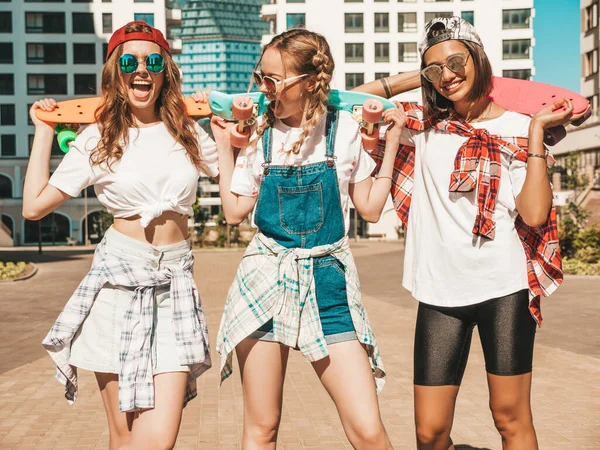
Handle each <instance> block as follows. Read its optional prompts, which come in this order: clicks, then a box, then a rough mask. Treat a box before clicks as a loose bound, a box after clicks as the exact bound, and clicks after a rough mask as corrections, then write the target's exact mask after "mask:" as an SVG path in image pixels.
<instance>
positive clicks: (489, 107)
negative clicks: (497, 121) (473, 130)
mask: <svg viewBox="0 0 600 450" xmlns="http://www.w3.org/2000/svg"><path fill="white" fill-rule="evenodd" d="M491 112H492V102H489V103H488V105H487V107H486V108H485V111H484V113H485V114H482V115H481V116H480V117H477V118H476V119H474V120H471V121H470V122H471V123H474V122H482V121H484V120H486V119H487V118H488V117H490V113H491Z"/></svg>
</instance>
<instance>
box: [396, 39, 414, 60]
mask: <svg viewBox="0 0 600 450" xmlns="http://www.w3.org/2000/svg"><path fill="white" fill-rule="evenodd" d="M417 61H418V59H417V43H416V42H400V43H399V44H398V62H417Z"/></svg>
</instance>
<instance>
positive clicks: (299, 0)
mask: <svg viewBox="0 0 600 450" xmlns="http://www.w3.org/2000/svg"><path fill="white" fill-rule="evenodd" d="M285 2H286V3H306V0H285Z"/></svg>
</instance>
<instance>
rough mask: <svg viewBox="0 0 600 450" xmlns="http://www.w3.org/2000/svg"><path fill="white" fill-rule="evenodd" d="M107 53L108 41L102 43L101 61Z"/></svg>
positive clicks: (104, 59)
mask: <svg viewBox="0 0 600 450" xmlns="http://www.w3.org/2000/svg"><path fill="white" fill-rule="evenodd" d="M107 53H108V43H106V42H104V43H103V44H102V61H106V54H107Z"/></svg>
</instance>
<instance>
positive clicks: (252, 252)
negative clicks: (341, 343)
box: [217, 232, 385, 392]
mask: <svg viewBox="0 0 600 450" xmlns="http://www.w3.org/2000/svg"><path fill="white" fill-rule="evenodd" d="M326 255H331V256H333V257H335V258H336V259H337V260H338V261H339V262H340V263H341V264H342V265H343V266H344V272H345V276H346V291H347V296H348V306H349V308H350V314H351V316H352V322H353V323H354V328H355V330H356V335H357V338H358V340H359V342H361V343H362V344H363V346H364V347H365V350H366V351H367V354H368V356H369V361H370V363H371V368H372V370H373V376H374V377H375V383H376V385H377V391H378V392H379V391H381V389H382V388H383V385H384V384H385V369H384V367H383V362H382V360H381V356H380V354H379V348H378V347H377V343H376V342H375V336H374V335H373V331H372V330H371V325H370V324H369V319H368V317H367V313H366V311H365V308H364V306H363V303H362V300H361V293H360V284H359V280H358V272H357V270H356V266H355V264H354V259H353V257H352V253H351V252H350V248H349V246H348V238H347V237H344V238H343V239H341V240H340V241H338V242H336V243H334V244H330V245H322V246H318V247H313V248H309V249H307V248H286V247H284V246H282V245H280V244H278V243H277V242H276V241H275V240H273V239H271V238H268V237H267V236H265V235H264V234H262V233H260V232H259V233H257V235H256V236H255V237H254V239H253V240H252V242H251V243H250V245H249V246H248V248H247V250H246V252H245V253H244V256H243V258H242V262H241V263H240V266H239V268H238V271H237V274H236V277H235V280H234V282H233V285H232V286H231V288H230V289H229V294H228V296H227V302H226V304H225V311H224V313H223V318H222V320H221V327H220V329H219V336H218V337H217V351H218V352H219V354H220V355H221V382H223V381H224V380H225V379H226V378H227V377H229V375H231V373H232V371H233V368H232V365H231V357H232V352H233V349H234V348H235V347H236V345H237V344H239V343H240V342H241V341H242V340H243V339H245V338H246V337H248V336H249V335H250V334H252V333H253V332H254V331H256V330H257V329H258V328H259V327H261V326H262V325H263V324H265V323H266V322H267V321H269V320H270V319H273V334H274V340H275V341H276V342H279V343H281V344H284V345H287V346H289V347H292V348H297V349H298V350H300V351H301V352H302V354H303V355H304V357H305V358H306V359H307V360H308V361H311V362H313V361H318V360H320V359H322V358H325V357H327V355H328V352H327V343H326V341H325V336H324V334H323V330H322V328H321V321H320V318H319V307H318V305H317V299H316V295H315V282H314V277H313V258H318V257H322V256H326Z"/></svg>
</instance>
